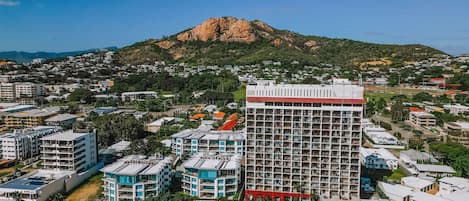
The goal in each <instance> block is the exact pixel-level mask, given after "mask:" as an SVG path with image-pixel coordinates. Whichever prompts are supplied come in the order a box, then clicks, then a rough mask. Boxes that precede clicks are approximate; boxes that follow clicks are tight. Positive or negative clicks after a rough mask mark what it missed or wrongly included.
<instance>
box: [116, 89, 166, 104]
mask: <svg viewBox="0 0 469 201" xmlns="http://www.w3.org/2000/svg"><path fill="white" fill-rule="evenodd" d="M121 98H122V101H124V102H126V101H134V100H145V99H152V98H158V94H157V93H156V92H155V91H135V92H124V93H122V94H121Z"/></svg>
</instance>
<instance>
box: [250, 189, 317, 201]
mask: <svg viewBox="0 0 469 201" xmlns="http://www.w3.org/2000/svg"><path fill="white" fill-rule="evenodd" d="M249 196H252V198H253V199H254V200H255V199H257V198H271V199H272V198H277V197H278V198H280V200H281V201H284V200H285V197H290V198H310V197H311V195H310V194H305V193H293V192H272V191H259V190H248V189H246V190H245V196H244V200H246V201H247V200H248V199H249Z"/></svg>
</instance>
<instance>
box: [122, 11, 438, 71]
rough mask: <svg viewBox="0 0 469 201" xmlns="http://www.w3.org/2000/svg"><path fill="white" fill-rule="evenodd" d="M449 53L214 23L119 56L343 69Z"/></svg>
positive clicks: (227, 20) (239, 22) (253, 24)
mask: <svg viewBox="0 0 469 201" xmlns="http://www.w3.org/2000/svg"><path fill="white" fill-rule="evenodd" d="M435 54H444V53H443V52H441V51H439V50H436V49H433V48H431V47H427V46H423V45H382V44H372V43H365V42H359V41H353V40H348V39H332V38H326V37H318V36H305V35H301V34H298V33H295V32H291V31H286V30H279V29H276V28H273V27H271V26H269V25H268V24H266V23H264V22H261V21H258V20H254V21H247V20H244V19H237V18H234V17H223V18H210V19H208V20H206V21H205V22H203V23H202V24H200V25H197V26H195V27H193V28H191V29H188V30H185V31H182V32H180V33H178V34H175V35H172V36H169V37H164V38H162V39H150V40H146V41H143V42H138V43H135V44H133V45H130V46H127V47H124V48H122V49H120V50H119V51H118V59H119V62H121V63H130V64H143V63H153V62H154V61H161V60H164V61H167V62H187V63H191V64H247V63H256V62H260V61H262V60H275V61H282V62H286V63H290V62H291V61H299V62H301V63H305V64H317V63H329V64H337V65H342V66H356V67H363V66H364V65H366V66H368V65H378V66H383V65H384V66H387V65H393V64H400V63H403V62H407V61H416V60H421V59H424V58H427V57H431V56H433V55H435Z"/></svg>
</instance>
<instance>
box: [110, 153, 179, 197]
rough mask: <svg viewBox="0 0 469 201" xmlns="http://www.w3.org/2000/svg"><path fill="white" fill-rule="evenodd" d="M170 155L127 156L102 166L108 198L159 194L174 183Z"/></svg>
mask: <svg viewBox="0 0 469 201" xmlns="http://www.w3.org/2000/svg"><path fill="white" fill-rule="evenodd" d="M171 164H172V159H171V158H170V157H165V158H163V157H148V158H147V157H146V156H143V155H130V156H126V157H124V158H122V159H120V160H118V161H116V162H114V163H112V164H110V165H108V166H106V167H104V168H103V169H101V172H103V173H104V177H103V182H104V185H103V186H104V191H103V195H104V198H105V200H108V201H117V200H144V199H145V198H147V197H152V196H158V195H159V194H160V193H161V192H165V191H166V190H168V188H169V186H170V184H171Z"/></svg>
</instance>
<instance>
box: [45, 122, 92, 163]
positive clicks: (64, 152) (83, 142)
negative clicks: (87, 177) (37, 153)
mask: <svg viewBox="0 0 469 201" xmlns="http://www.w3.org/2000/svg"><path fill="white" fill-rule="evenodd" d="M41 152H42V153H41V154H42V160H43V164H42V165H43V167H44V169H56V170H69V171H77V172H82V171H85V170H87V169H89V168H91V167H93V166H95V165H96V163H97V160H98V152H97V141H96V132H74V131H73V130H67V131H64V132H60V133H55V134H52V135H48V136H46V137H43V138H41Z"/></svg>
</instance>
